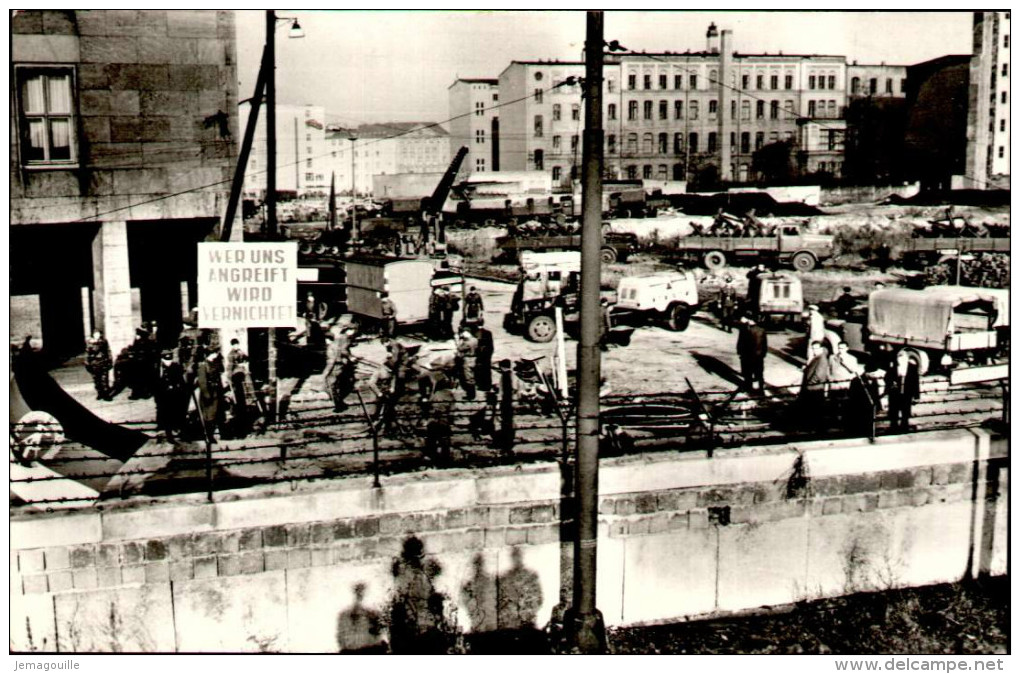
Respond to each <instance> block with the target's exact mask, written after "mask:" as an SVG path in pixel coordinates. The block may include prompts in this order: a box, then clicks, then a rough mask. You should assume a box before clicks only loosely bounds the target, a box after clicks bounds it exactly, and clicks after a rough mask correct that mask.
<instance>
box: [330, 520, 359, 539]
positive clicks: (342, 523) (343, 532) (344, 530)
mask: <svg viewBox="0 0 1020 674" xmlns="http://www.w3.org/2000/svg"><path fill="white" fill-rule="evenodd" d="M353 537H354V520H339V521H337V522H333V540H343V539H347V538H353Z"/></svg>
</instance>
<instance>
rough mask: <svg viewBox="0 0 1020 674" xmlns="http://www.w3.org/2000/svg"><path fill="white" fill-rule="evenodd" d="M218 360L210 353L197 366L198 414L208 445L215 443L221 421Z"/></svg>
mask: <svg viewBox="0 0 1020 674" xmlns="http://www.w3.org/2000/svg"><path fill="white" fill-rule="evenodd" d="M219 358H220V355H219V354H218V353H216V352H211V353H209V354H208V355H207V356H206V357H205V359H204V360H203V361H202V362H201V363H200V364H199V366H198V376H197V383H198V412H199V414H201V415H202V426H203V429H204V430H205V439H206V442H209V443H214V442H216V435H215V433H216V429H217V428H218V427H221V426H222V419H223V376H222V374H223V369H222V367H221V366H220V363H219Z"/></svg>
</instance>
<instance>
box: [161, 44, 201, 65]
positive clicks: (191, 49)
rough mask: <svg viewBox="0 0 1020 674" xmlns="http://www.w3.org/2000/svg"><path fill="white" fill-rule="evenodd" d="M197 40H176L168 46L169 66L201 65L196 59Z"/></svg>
mask: <svg viewBox="0 0 1020 674" xmlns="http://www.w3.org/2000/svg"><path fill="white" fill-rule="evenodd" d="M197 42H198V40H196V39H195V38H176V39H174V40H173V42H172V43H171V45H170V59H169V62H170V63H171V64H178V65H187V64H192V63H201V61H200V60H199V58H198V44H197Z"/></svg>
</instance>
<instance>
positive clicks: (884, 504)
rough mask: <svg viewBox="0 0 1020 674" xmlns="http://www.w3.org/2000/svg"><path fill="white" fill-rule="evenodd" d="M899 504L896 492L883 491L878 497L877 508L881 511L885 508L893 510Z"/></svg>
mask: <svg viewBox="0 0 1020 674" xmlns="http://www.w3.org/2000/svg"><path fill="white" fill-rule="evenodd" d="M899 504H900V500H899V498H897V496H896V492H892V491H883V492H881V493H879V495H878V507H879V508H880V509H882V510H884V509H886V508H895V507H896V506H898V505H899Z"/></svg>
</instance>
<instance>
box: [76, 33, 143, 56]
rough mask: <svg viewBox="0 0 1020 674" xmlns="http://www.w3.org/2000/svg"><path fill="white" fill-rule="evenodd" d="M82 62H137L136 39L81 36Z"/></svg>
mask: <svg viewBox="0 0 1020 674" xmlns="http://www.w3.org/2000/svg"><path fill="white" fill-rule="evenodd" d="M79 43H80V45H81V61H82V63H138V56H139V53H138V40H137V39H136V38H133V37H111V36H104V37H92V36H84V35H83V36H82V38H81V40H80V41H79Z"/></svg>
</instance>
